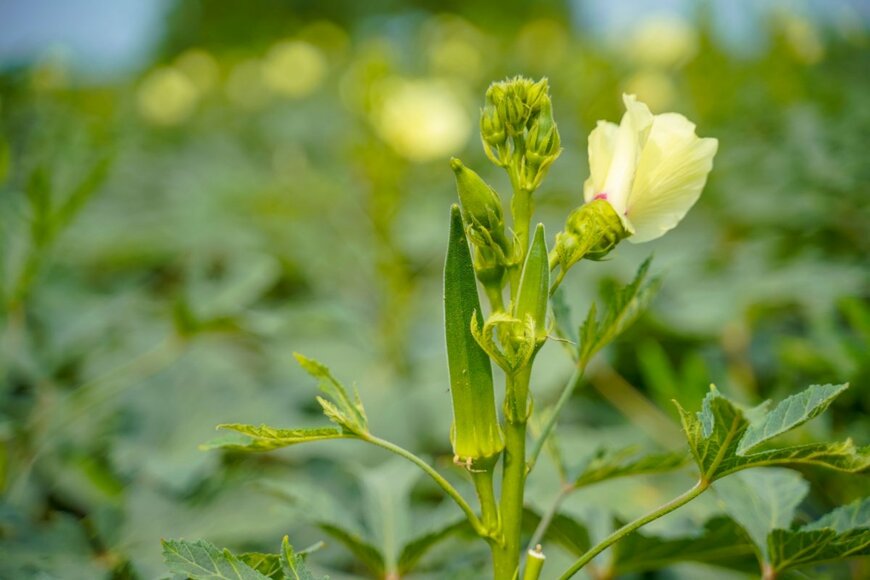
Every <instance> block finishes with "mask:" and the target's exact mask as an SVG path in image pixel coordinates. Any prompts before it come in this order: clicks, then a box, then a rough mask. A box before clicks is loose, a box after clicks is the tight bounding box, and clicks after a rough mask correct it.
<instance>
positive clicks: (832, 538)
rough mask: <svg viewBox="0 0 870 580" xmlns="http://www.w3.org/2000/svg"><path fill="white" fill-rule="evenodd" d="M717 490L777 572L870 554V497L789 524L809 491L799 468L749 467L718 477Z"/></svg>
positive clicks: (763, 559) (768, 565)
mask: <svg viewBox="0 0 870 580" xmlns="http://www.w3.org/2000/svg"><path fill="white" fill-rule="evenodd" d="M715 489H716V493H717V495H719V497H720V498H721V499H722V502H723V504H724V506H725V509H726V511H727V512H728V514H729V515H730V516H731V517H732V518H733V519H734V520H735V521H736V522H738V523H739V524H740V525H741V526H742V527H743V529H744V530H746V532H747V534H748V535H749V537H750V538H751V539H752V542H753V544H754V546H755V550H756V552H757V554H758V559H759V562H760V563H761V564H762V567H763V568H765V569H770V570H773V571H774V572H776V573H779V572H783V571H785V570H789V569H792V568H800V567H805V566H813V565H817V564H821V563H826V562H830V561H832V560H838V559H843V558H849V557H854V556H861V555H866V554H868V553H870V499H867V498H865V499H862V500H856V501H855V502H853V503H851V504H849V505H846V506H842V507H839V508H837V509H835V510H834V511H832V512H830V513H828V514H826V515H824V516H822V517H821V518H819V519H818V520H816V521H814V522H810V523H808V524H804V525H803V526H798V527H792V520H793V519H794V517H795V514H796V510H797V507H798V506H799V505H800V503H801V502H802V501H803V499H804V497H805V496H806V494H807V491H808V490H809V486H808V484H807V482H806V481H804V480H803V478H802V477H801V476H800V474H798V473H795V472H792V471H788V470H785V469H771V468H768V469H753V470H751V471H745V472H741V473H738V474H735V475H734V476H732V477H729V478H727V479H724V480H722V481H719V482H717V483H716V484H715Z"/></svg>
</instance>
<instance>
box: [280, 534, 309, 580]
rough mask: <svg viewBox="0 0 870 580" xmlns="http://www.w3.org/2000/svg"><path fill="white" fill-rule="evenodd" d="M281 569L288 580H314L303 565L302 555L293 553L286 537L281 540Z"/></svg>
mask: <svg viewBox="0 0 870 580" xmlns="http://www.w3.org/2000/svg"><path fill="white" fill-rule="evenodd" d="M280 560H281V569H282V570H283V572H284V577H285V578H287V579H288V580H315V576H314V574H312V573H311V570H309V569H308V566H307V565H306V564H305V559H304V555H303V554H301V553H296V552H294V551H293V546H291V545H290V540H289V539H288V538H287V536H284V539H283V540H281V554H280Z"/></svg>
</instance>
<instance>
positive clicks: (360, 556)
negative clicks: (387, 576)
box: [315, 516, 386, 577]
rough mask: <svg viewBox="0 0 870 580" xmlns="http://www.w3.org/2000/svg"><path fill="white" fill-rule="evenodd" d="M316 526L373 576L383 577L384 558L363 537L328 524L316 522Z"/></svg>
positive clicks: (384, 568)
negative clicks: (345, 549) (340, 545)
mask: <svg viewBox="0 0 870 580" xmlns="http://www.w3.org/2000/svg"><path fill="white" fill-rule="evenodd" d="M315 519H316V516H315ZM316 524H317V527H318V528H320V529H321V530H323V531H324V532H325V533H326V534H328V535H330V536H331V537H332V538H334V539H335V540H337V541H339V542H340V543H341V544H342V545H343V546H344V547H345V548H347V549H348V550H349V551H350V552H351V553H352V554H353V555H354V557H355V558H356V559H357V560H359V561H360V562H361V563H362V564H364V565H365V566H366V567H367V568H368V569H369V570H370V571H371V572H372V573H373V574H375V575H376V576H379V577H380V576H381V575H383V573H384V571H385V570H386V564H385V562H384V556H383V555H382V554H381V552H380V550H378V549H377V548H376V547H375V546H374V545H372V544H370V543H369V542H368V541H367V540H366V539H364V538H363V537H362V536H360V535H358V534H356V533H354V532H351V531H350V530H347V529H345V528H343V527H339V526H338V525H336V524H333V523H327V522H316Z"/></svg>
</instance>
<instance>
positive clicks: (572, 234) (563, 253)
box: [554, 199, 629, 272]
mask: <svg viewBox="0 0 870 580" xmlns="http://www.w3.org/2000/svg"><path fill="white" fill-rule="evenodd" d="M628 235H629V232H628V231H626V229H625V227H624V226H623V224H622V220H621V219H619V215H617V213H616V211H615V210H614V209H613V206H611V205H610V204H609V203H608V202H607V201H605V200H603V199H596V200H593V201H590V202H589V203H586V204H584V205H581V206H580V207H578V208H577V209H575V210H574V211H572V212H571V213H570V215H568V220H567V221H566V222H565V231H563V232H560V233H559V234H557V235H556V247H555V248H554V252H555V253H556V256H557V257H558V260H559V264H560V265H561V267H562V271H563V272H565V271H567V270H568V268H570V267H571V266H573V265H574V264H576V263H577V262H579V261H580V260H582V259H584V258H586V259H587V260H601V259H603V258H604V257H605V256H607V254H609V253H610V251H611V250H613V248H615V247H616V245H617V244H618V243H619V242H620V241H622V240H623V239H625V238H626V237H628Z"/></svg>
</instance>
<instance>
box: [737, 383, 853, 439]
mask: <svg viewBox="0 0 870 580" xmlns="http://www.w3.org/2000/svg"><path fill="white" fill-rule="evenodd" d="M847 388H849V385H848V384H845V385H812V386H810V387H809V388H808V389H806V390H805V391H802V392H800V393H798V394H796V395H792V396H790V397H788V398H787V399H784V400H783V401H782V402H781V403H780V404H779V405H777V406H776V407H775V408H774V409H773V410H772V411H770V412H769V413H767V415H766V416H765V417H764V419H763V420H761V421H758V422H757V423H755V424H753V425H750V426H749V429H747V430H746V434H745V435H744V436H743V438H742V439H741V440H740V445H738V447H737V453H738V454H739V455H745V454H746V453H747V452H748V451H752V450H753V449H755V448H757V447H758V446H759V445H761V444H762V443H764V442H765V441H768V440H770V439H772V438H773V437H776V436H777V435H780V434H781V433H785V432H786V431H790V430H792V429H794V428H795V427H797V426H798V425H802V424H803V423H806V422H807V421H809V420H810V419H812V418H814V417H817V416H818V415H820V414H821V413H823V412H824V411H825V410H826V409H827V408H828V407H829V406H830V404H831V403H832V402H833V401H834V399H836V398H837V396H838V395H839V394H840V393H842V392H843V391H845V390H846V389H847Z"/></svg>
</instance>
